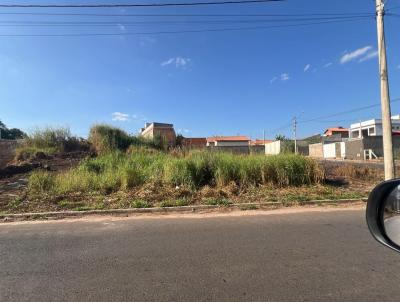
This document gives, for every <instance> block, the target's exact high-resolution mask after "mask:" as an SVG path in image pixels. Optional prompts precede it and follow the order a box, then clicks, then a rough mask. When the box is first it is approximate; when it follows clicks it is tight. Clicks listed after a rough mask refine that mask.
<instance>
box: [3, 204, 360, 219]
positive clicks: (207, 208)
mask: <svg viewBox="0 0 400 302" xmlns="http://www.w3.org/2000/svg"><path fill="white" fill-rule="evenodd" d="M366 201H367V199H366V198H357V199H336V200H335V199H323V200H309V201H299V202H298V205H300V206H306V205H316V204H318V205H336V204H352V203H359V202H366ZM284 206H289V207H290V205H287V204H286V203H285V202H263V203H255V202H253V203H235V204H230V205H227V206H218V205H193V206H180V207H164V208H160V207H157V208H142V209H136V208H130V209H112V210H89V211H63V212H41V213H20V214H0V223H1V222H13V221H26V220H57V219H64V218H81V217H86V216H94V215H98V216H120V217H121V216H122V217H123V216H125V217H128V216H134V215H140V214H168V213H204V212H227V211H232V210H238V209H239V210H257V209H276V208H281V207H284Z"/></svg>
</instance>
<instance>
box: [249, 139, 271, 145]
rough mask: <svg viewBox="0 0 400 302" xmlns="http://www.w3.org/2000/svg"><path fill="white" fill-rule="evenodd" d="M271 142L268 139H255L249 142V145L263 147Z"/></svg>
mask: <svg viewBox="0 0 400 302" xmlns="http://www.w3.org/2000/svg"><path fill="white" fill-rule="evenodd" d="M272 142H273V140H270V139H266V140H263V139H256V140H254V141H251V142H250V144H251V145H252V146H264V145H265V144H269V143H272Z"/></svg>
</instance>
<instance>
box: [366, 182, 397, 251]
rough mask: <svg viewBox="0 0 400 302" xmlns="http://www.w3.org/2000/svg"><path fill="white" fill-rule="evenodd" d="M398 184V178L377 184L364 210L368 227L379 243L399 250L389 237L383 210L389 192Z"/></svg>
mask: <svg viewBox="0 0 400 302" xmlns="http://www.w3.org/2000/svg"><path fill="white" fill-rule="evenodd" d="M399 185H400V179H393V180H388V181H384V182H382V183H380V184H379V185H377V186H376V187H375V188H374V189H373V190H372V192H371V193H370V194H369V197H368V202H367V210H366V219H367V224H368V228H369V230H370V232H371V234H372V236H373V237H374V238H375V239H376V240H377V241H378V242H380V243H381V244H383V245H385V246H387V247H389V248H391V249H393V250H395V251H397V252H400V246H399V245H398V244H396V243H395V242H394V241H392V240H391V239H390V237H389V236H388V235H387V232H386V230H385V225H384V211H385V204H386V199H387V198H388V196H389V194H390V193H391V192H392V191H393V190H394V189H395V188H396V187H397V186H399Z"/></svg>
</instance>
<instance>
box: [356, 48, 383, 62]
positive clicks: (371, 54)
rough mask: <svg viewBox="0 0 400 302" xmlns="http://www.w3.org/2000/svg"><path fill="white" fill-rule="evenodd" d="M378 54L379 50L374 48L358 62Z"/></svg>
mask: <svg viewBox="0 0 400 302" xmlns="http://www.w3.org/2000/svg"><path fill="white" fill-rule="evenodd" d="M377 56H378V51H377V50H373V51H370V52H369V53H367V54H366V55H365V56H364V57H362V58H361V59H360V60H358V62H364V61H367V60H370V59H373V58H376V57H377Z"/></svg>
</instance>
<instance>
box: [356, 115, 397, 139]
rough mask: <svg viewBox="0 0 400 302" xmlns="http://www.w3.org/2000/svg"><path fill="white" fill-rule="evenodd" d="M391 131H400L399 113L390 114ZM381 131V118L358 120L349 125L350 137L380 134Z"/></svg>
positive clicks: (395, 133) (395, 132) (394, 132)
mask: <svg viewBox="0 0 400 302" xmlns="http://www.w3.org/2000/svg"><path fill="white" fill-rule="evenodd" d="M392 131H393V134H394V135H397V134H398V132H400V115H395V116H392ZM382 133H383V131H382V119H372V120H367V121H360V122H358V123H354V124H351V125H350V138H362V137H367V136H382Z"/></svg>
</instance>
